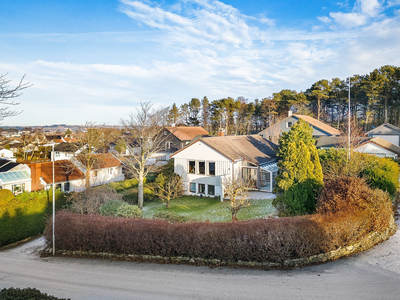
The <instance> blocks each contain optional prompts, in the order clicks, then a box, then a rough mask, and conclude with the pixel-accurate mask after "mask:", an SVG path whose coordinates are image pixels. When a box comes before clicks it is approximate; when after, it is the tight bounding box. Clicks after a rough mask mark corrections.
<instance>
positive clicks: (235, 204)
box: [224, 178, 251, 221]
mask: <svg viewBox="0 0 400 300" xmlns="http://www.w3.org/2000/svg"><path fill="white" fill-rule="evenodd" d="M249 187H250V183H249V182H248V181H245V180H244V179H242V178H237V179H235V180H233V179H231V178H229V179H228V178H225V180H224V197H225V198H229V206H228V208H229V210H230V211H231V213H232V221H237V214H238V212H239V211H240V210H241V209H242V208H245V207H248V206H250V205H251V203H250V201H249Z"/></svg>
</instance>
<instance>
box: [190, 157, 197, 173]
mask: <svg viewBox="0 0 400 300" xmlns="http://www.w3.org/2000/svg"><path fill="white" fill-rule="evenodd" d="M189 173H191V174H196V161H194V160H189Z"/></svg>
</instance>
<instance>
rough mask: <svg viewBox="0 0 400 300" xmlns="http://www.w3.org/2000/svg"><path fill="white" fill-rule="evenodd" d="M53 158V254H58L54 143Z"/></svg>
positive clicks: (52, 147) (52, 146)
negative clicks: (55, 234) (55, 232)
mask: <svg viewBox="0 0 400 300" xmlns="http://www.w3.org/2000/svg"><path fill="white" fill-rule="evenodd" d="M51 156H52V157H51V160H52V161H53V256H54V255H55V254H56V242H55V237H54V229H55V218H56V194H55V188H54V143H53V144H52V145H51Z"/></svg>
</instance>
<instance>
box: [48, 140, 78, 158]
mask: <svg viewBox="0 0 400 300" xmlns="http://www.w3.org/2000/svg"><path fill="white" fill-rule="evenodd" d="M80 152H81V149H80V147H79V145H77V144H76V143H66V142H62V143H60V144H58V145H55V146H54V160H64V159H71V158H72V157H73V156H76V155H77V154H79V153H80Z"/></svg>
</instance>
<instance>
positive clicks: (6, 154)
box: [0, 149, 15, 161]
mask: <svg viewBox="0 0 400 300" xmlns="http://www.w3.org/2000/svg"><path fill="white" fill-rule="evenodd" d="M0 158H3V159H4V158H5V159H8V160H13V161H15V157H14V152H12V151H11V150H8V149H1V150H0Z"/></svg>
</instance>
